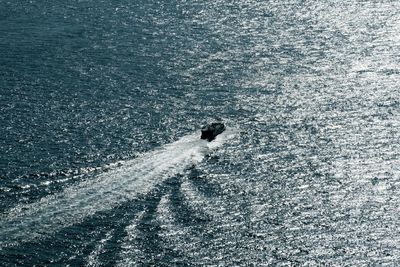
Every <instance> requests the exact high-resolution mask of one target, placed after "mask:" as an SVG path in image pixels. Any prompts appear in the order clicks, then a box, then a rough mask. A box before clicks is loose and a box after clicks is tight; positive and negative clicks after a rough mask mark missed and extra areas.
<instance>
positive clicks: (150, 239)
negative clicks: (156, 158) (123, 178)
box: [0, 168, 218, 266]
mask: <svg viewBox="0 0 400 267" xmlns="http://www.w3.org/2000/svg"><path fill="white" fill-rule="evenodd" d="M201 175H202V174H201V173H200V172H199V171H198V170H197V169H196V168H191V169H190V170H189V172H188V177H187V178H188V179H189V181H190V182H191V183H193V184H194V186H195V187H196V188H198V189H199V190H201V192H202V193H205V195H208V196H212V195H214V194H217V191H218V187H217V186H216V185H213V184H210V183H207V182H206V181H205V180H204V179H202V178H201V177H200V176H201ZM185 178H186V177H184V176H182V175H176V176H173V177H171V178H169V179H167V180H165V181H164V182H162V183H161V184H159V185H158V186H157V187H155V188H154V189H153V190H152V191H150V192H149V193H148V194H146V195H144V196H140V197H139V198H138V199H135V200H133V201H129V202H125V203H123V204H121V205H120V206H118V207H117V208H115V209H113V210H109V211H102V212H98V213H96V214H95V215H94V216H92V217H90V218H88V219H86V220H85V221H83V222H82V223H80V224H77V225H73V226H69V227H66V228H63V229H62V230H61V231H59V232H58V233H56V234H55V235H53V236H51V237H48V238H46V239H43V240H40V241H38V242H28V243H24V244H21V245H20V246H17V247H5V248H3V249H2V250H0V258H3V259H5V261H3V263H2V264H4V265H13V264H16V265H22V266H24V265H52V264H71V265H73V266H84V265H86V266H115V265H118V263H119V261H120V260H122V259H121V253H120V252H121V250H122V249H123V247H122V246H123V240H124V238H125V237H126V236H127V232H126V228H127V227H128V226H129V225H130V224H131V223H132V219H134V218H138V219H139V221H138V222H137V225H136V229H137V235H136V236H135V237H134V239H135V240H133V244H134V245H135V248H134V249H138V250H140V252H141V255H142V257H139V258H136V259H132V260H133V262H134V263H135V265H142V266H149V265H157V266H167V265H168V263H171V262H175V263H176V264H177V265H180V266H186V265H188V264H187V263H185V261H184V257H183V256H182V255H180V254H179V252H177V251H176V250H174V248H173V247H171V246H173V244H165V243H164V242H163V241H162V238H161V237H160V231H161V230H162V229H161V223H160V221H159V220H157V216H158V211H157V207H158V205H159V204H160V201H161V199H162V198H163V196H168V195H169V201H170V203H171V205H170V207H169V208H170V212H171V213H172V214H173V216H174V218H175V221H176V223H177V225H178V227H180V228H183V227H187V228H190V229H191V230H192V231H194V232H202V229H204V226H205V225H207V223H209V222H210V220H211V219H210V218H208V217H207V216H206V215H205V214H203V213H202V212H201V211H199V210H194V209H193V208H192V207H190V206H188V205H187V204H186V203H185V199H184V196H183V195H182V192H181V190H180V188H181V185H182V181H183V179H185ZM141 212H142V213H143V215H142V216H138V214H139V213H141ZM5 255H8V257H3V256H5ZM10 255H13V256H12V257H10Z"/></svg>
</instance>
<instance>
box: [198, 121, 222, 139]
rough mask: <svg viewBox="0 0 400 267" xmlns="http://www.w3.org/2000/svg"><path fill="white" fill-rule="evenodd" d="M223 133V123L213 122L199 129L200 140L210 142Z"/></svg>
mask: <svg viewBox="0 0 400 267" xmlns="http://www.w3.org/2000/svg"><path fill="white" fill-rule="evenodd" d="M223 131H225V125H224V124H223V123H220V122H213V123H210V124H207V125H205V126H203V127H202V128H201V139H206V140H208V141H209V142H210V141H212V140H214V139H215V137H216V136H217V135H219V134H220V133H222V132H223Z"/></svg>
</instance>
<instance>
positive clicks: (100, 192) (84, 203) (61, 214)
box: [0, 130, 234, 248]
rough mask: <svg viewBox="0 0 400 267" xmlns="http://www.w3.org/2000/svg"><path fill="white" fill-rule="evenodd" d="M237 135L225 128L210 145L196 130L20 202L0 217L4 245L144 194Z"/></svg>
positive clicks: (42, 234) (46, 233)
mask: <svg viewBox="0 0 400 267" xmlns="http://www.w3.org/2000/svg"><path fill="white" fill-rule="evenodd" d="M233 136H234V132H233V131H229V130H227V131H225V132H224V133H223V134H221V135H219V136H218V137H217V139H216V140H214V141H213V142H210V143H209V142H207V141H204V140H200V139H199V136H198V134H197V133H196V134H190V135H187V136H184V137H182V138H181V139H180V140H178V141H176V142H174V143H171V144H168V145H165V146H163V147H161V148H160V149H157V150H155V151H152V152H148V153H145V154H143V155H142V156H140V157H138V158H136V159H133V160H131V161H127V162H125V163H124V164H123V165H122V166H121V167H119V168H116V169H113V170H110V171H108V172H106V173H102V174H99V175H98V176H96V177H95V178H94V179H91V180H88V181H85V182H82V183H79V184H78V185H76V186H72V187H70V188H67V189H66V190H64V191H63V192H61V193H60V194H57V195H54V196H49V197H45V198H43V199H41V200H39V201H38V202H35V203H32V204H25V205H17V206H16V207H15V208H13V209H11V210H9V212H8V213H7V214H5V215H3V216H2V218H1V220H0V248H1V247H4V246H13V245H17V244H19V243H20V242H28V241H34V240H38V239H42V238H45V237H47V236H49V235H50V234H52V233H54V232H56V231H59V230H61V229H62V228H64V227H67V226H70V225H73V224H76V223H79V222H81V221H82V220H83V219H84V218H86V217H88V216H91V215H93V214H95V213H96V212H99V211H105V210H109V209H112V208H114V207H116V206H118V205H119V204H121V203H123V202H126V201H129V200H132V199H134V198H135V197H137V196H138V195H141V194H145V193H147V192H149V191H150V190H151V189H152V188H153V187H154V186H155V185H156V184H158V183H160V182H162V181H163V180H165V179H167V178H168V177H170V176H171V175H174V174H177V173H179V172H181V171H183V170H185V169H186V168H187V167H189V166H191V165H194V164H197V163H198V162H200V161H201V160H202V159H203V158H204V156H205V155H207V154H208V153H209V152H210V150H212V149H215V148H217V147H219V146H221V145H222V144H223V143H224V142H225V141H226V140H228V139H230V138H232V137H233Z"/></svg>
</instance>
